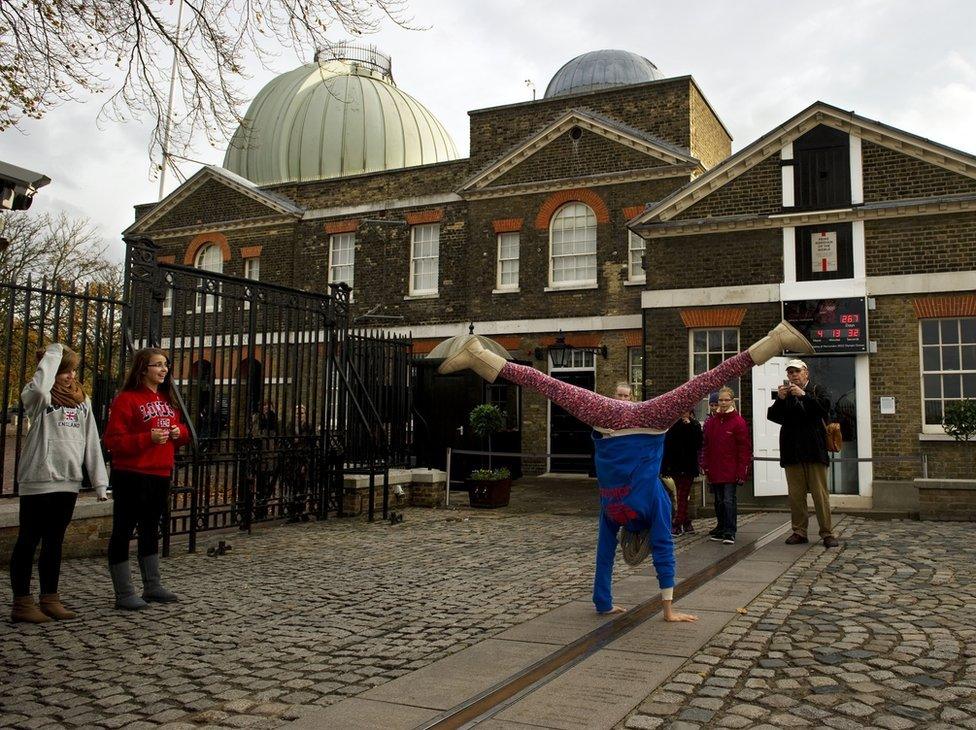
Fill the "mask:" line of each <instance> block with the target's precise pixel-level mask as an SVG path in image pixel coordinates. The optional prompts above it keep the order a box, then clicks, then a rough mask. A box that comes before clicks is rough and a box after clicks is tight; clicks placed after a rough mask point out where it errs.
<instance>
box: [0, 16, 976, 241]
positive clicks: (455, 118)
mask: <svg viewBox="0 0 976 730" xmlns="http://www.w3.org/2000/svg"><path fill="white" fill-rule="evenodd" d="M410 8H411V12H412V14H413V15H414V18H415V23H416V24H418V25H425V26H429V29H427V30H423V31H406V30H402V29H399V28H396V27H394V26H392V25H389V26H387V27H385V28H384V30H383V31H381V32H380V33H377V34H376V35H374V36H370V37H367V38H366V39H365V40H367V41H368V42H372V43H375V44H376V45H377V46H378V48H379V49H380V50H381V51H383V52H385V53H387V54H389V55H391V56H392V57H393V75H394V78H395V79H396V83H397V85H398V86H399V87H400V88H401V89H403V90H404V91H406V92H408V93H409V94H411V95H412V96H414V97H415V98H417V99H418V100H419V101H421V102H422V103H423V104H425V105H426V106H427V107H428V108H429V109H430V110H431V111H432V112H433V113H434V114H435V115H436V116H437V117H438V118H439V119H440V120H441V122H443V124H444V125H445V126H446V127H447V130H448V131H449V132H450V134H451V135H452V136H453V138H454V142H455V144H456V145H457V148H458V152H459V153H460V154H462V155H467V152H468V116H467V112H468V110H470V109H480V108H483V107H488V106H495V105H500V104H510V103H513V102H518V101H524V100H528V99H531V98H532V91H531V89H529V88H527V87H526V85H525V80H526V79H531V80H532V81H533V82H534V83H535V87H536V91H537V94H538V95H539V96H540V97H541V96H542V94H543V93H544V91H545V88H546V84H547V83H548V82H549V79H550V78H551V77H552V75H553V74H554V73H555V72H556V71H557V70H558V69H559V67H560V66H562V64H564V63H565V62H566V61H568V60H570V59H571V58H573V57H575V56H577V55H579V54H581V53H584V52H586V51H592V50H597V49H601V48H619V49H624V50H628V51H633V52H636V53H639V54H641V55H643V56H646V57H647V58H649V59H650V60H651V61H653V62H654V63H655V64H656V65H657V66H658V68H659V69H661V71H662V72H664V74H665V75H667V76H681V75H685V74H691V75H692V76H694V77H695V79H696V81H697V82H698V84H699V86H700V87H701V88H702V90H703V91H704V93H705V95H706V96H707V97H708V99H709V101H710V102H711V103H712V106H713V107H714V108H715V110H716V111H717V112H718V115H719V116H720V117H721V118H722V120H723V122H724V123H725V124H726V126H727V127H728V128H729V130H730V131H731V133H732V135H733V137H734V140H733V143H732V147H733V150H738V149H739V148H741V147H743V146H745V145H746V144H748V143H749V142H751V141H753V140H754V139H756V138H757V137H759V136H760V135H762V134H764V133H765V132H767V131H769V130H771V129H772V128H773V127H775V126H777V125H778V124H780V123H782V122H783V121H785V120H786V119H788V118H789V117H791V116H792V115H793V114H795V113H796V112H798V111H800V110H801V109H803V108H804V107H806V106H808V105H809V104H811V103H812V102H814V101H816V100H821V101H826V102H828V103H831V104H834V105H836V106H839V107H841V108H844V109H849V110H853V111H855V112H857V113H858V114H861V115H864V116H867V117H870V118H872V119H877V120H879V121H882V122H885V123H887V124H891V125H893V126H895V127H899V128H901V129H905V130H907V131H910V132H913V133H916V134H920V135H922V136H925V137H928V138H930V139H933V140H935V141H937V142H941V143H943V144H947V145H950V146H953V147H956V148H959V149H961V150H964V151H966V152H969V153H974V154H976V37H974V34H973V30H974V28H976V2H973V0H929V2H927V3H925V4H923V3H919V2H917V0H912V1H911V2H909V1H908V0H844V1H836V0H822V1H821V2H795V3H792V4H790V3H784V2H780V1H779V0H776V1H774V0H736V1H735V2H731V1H725V0H704V1H703V0H698V2H688V0H684V1H682V2H678V1H675V0H609V1H607V0H604V1H603V2H597V1H594V0H530V1H528V2H527V1H526V0H478V1H472V0H456V1H455V2H445V1H444V0H412V2H411V3H410ZM336 40H342V36H341V35H337V36H336ZM308 56H309V57H310V56H311V49H310V50H309V54H308ZM298 64H299V60H298V58H297V57H284V56H283V57H281V58H280V59H279V61H278V62H277V63H276V68H275V69H274V70H273V71H272V70H264V69H261V68H260V67H258V68H255V69H254V77H253V78H252V79H251V80H250V82H249V83H248V86H247V89H248V91H249V96H253V95H254V94H256V93H257V91H258V90H259V89H260V88H261V87H262V86H263V85H264V84H266V83H267V82H268V81H269V80H271V79H272V78H274V76H275V75H276V74H277V73H281V72H284V71H287V70H290V69H291V68H294V67H295V66H297V65H298ZM99 106H100V102H99V101H98V100H97V99H93V100H92V101H91V102H89V103H84V104H78V103H76V104H70V105H65V106H63V107H61V108H59V109H57V110H56V111H54V112H52V113H50V114H48V115H47V116H46V117H45V118H44V119H43V120H41V121H38V122H32V123H30V124H26V125H24V132H25V133H22V132H21V131H17V130H8V131H6V132H4V133H2V134H0V160H4V161H6V162H10V163H13V164H16V165H19V166H21V167H27V168H29V169H32V170H36V171H38V172H43V173H45V174H46V175H48V176H49V177H50V178H51V179H52V180H53V182H52V183H51V185H49V186H48V187H46V188H44V189H43V190H41V192H40V193H39V194H38V196H37V199H36V200H35V203H34V206H33V207H32V209H31V211H32V212H33V211H35V210H47V211H59V210H65V211H67V212H69V213H70V214H72V215H79V216H86V217H88V218H90V219H91V221H92V223H93V224H94V225H95V226H96V227H97V228H98V229H99V231H100V232H101V233H102V234H103V235H104V236H105V238H106V239H107V240H109V241H110V242H111V244H112V250H113V252H114V254H115V255H116V256H117V257H119V258H121V256H122V244H121V241H120V238H119V235H120V232H121V231H122V229H124V228H125V227H126V226H127V225H128V224H129V223H130V222H131V221H132V206H133V205H135V204H136V203H144V202H152V201H154V200H156V198H157V191H158V182H157V181H154V180H152V179H150V170H149V161H148V158H147V153H146V149H147V142H148V136H149V128H148V127H143V126H140V125H139V124H136V123H128V124H113V125H110V126H107V127H104V128H102V129H98V128H97V127H96V125H95V117H96V115H97V113H98V109H99ZM223 152H224V150H223V149H214V148H210V147H209V146H208V145H207V144H206V142H205V141H204V142H203V146H201V147H200V148H198V149H197V150H196V152H195V157H197V158H198V159H200V160H201V161H203V162H206V163H216V164H220V163H221V162H222V160H223ZM196 169H197V168H196V166H194V165H189V164H184V165H183V172H184V174H185V175H186V176H189V175H191V174H193V172H195V170H196ZM167 182H168V184H167V193H168V192H170V191H172V190H173V188H174V187H175V186H176V185H177V180H176V178H175V177H173V176H172V175H171V176H170V177H169V179H168V181H167Z"/></svg>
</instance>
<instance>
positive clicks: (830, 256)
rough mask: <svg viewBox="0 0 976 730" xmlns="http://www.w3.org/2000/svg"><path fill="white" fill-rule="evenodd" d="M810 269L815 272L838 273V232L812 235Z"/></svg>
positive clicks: (823, 232)
mask: <svg viewBox="0 0 976 730" xmlns="http://www.w3.org/2000/svg"><path fill="white" fill-rule="evenodd" d="M810 268H811V269H812V270H813V271H821V272H824V271H837V231H820V232H819V233H811V234H810Z"/></svg>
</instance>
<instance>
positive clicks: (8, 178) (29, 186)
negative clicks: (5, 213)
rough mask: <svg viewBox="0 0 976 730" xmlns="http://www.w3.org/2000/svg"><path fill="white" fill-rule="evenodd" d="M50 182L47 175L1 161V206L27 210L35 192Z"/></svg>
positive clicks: (7, 208) (6, 208)
mask: <svg viewBox="0 0 976 730" xmlns="http://www.w3.org/2000/svg"><path fill="white" fill-rule="evenodd" d="M49 182H51V178H49V177H48V176H47V175H43V174H41V173H39V172H33V171H32V170H27V169H25V168H23V167H17V166H16V165H11V164H10V163H8V162H3V161H0V208H3V209H5V210H27V209H28V208H30V207H31V203H33V202H34V193H36V192H37V191H38V189H40V188H42V187H44V186H45V185H47V184H48V183H49Z"/></svg>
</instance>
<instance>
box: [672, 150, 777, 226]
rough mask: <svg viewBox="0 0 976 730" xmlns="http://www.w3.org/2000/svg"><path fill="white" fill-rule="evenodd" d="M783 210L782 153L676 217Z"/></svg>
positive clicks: (764, 213) (762, 213)
mask: <svg viewBox="0 0 976 730" xmlns="http://www.w3.org/2000/svg"><path fill="white" fill-rule="evenodd" d="M782 210H783V181H782V172H781V168H780V164H779V156H778V155H773V156H772V157H768V158H767V159H765V160H763V161H762V162H760V163H759V164H758V165H756V166H755V167H753V168H752V169H750V170H747V171H746V172H744V173H742V174H741V175H739V177H737V178H735V179H734V180H732V181H731V182H729V183H726V184H725V185H723V186H722V187H720V188H719V189H718V190H715V191H714V192H712V193H711V194H709V195H707V196H706V197H704V198H702V199H701V200H699V201H698V202H697V203H695V204H694V205H692V206H691V207H690V208H686V209H685V210H683V211H681V212H680V213H679V214H678V215H676V216H675V219H676V220H688V219H693V218H710V217H713V216H723V215H741V214H743V213H749V214H751V215H766V214H769V213H781V212H782Z"/></svg>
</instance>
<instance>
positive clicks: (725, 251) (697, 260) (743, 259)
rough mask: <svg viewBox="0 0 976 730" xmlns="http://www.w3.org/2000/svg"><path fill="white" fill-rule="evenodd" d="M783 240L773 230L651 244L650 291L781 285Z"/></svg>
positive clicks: (656, 241) (652, 242)
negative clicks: (779, 283)
mask: <svg viewBox="0 0 976 730" xmlns="http://www.w3.org/2000/svg"><path fill="white" fill-rule="evenodd" d="M782 235H783V234H782V233H781V231H780V230H779V229H771V230H758V231H734V232H730V233H715V234H711V235H708V234H702V235H697V236H675V237H673V238H652V239H649V240H648V242H647V252H648V253H647V288H648V289H686V288H691V287H714V286H723V285H724V286H742V285H747V284H773V283H778V282H781V281H782V280H783V239H782ZM692 262H693V265H690V264H691V263H692Z"/></svg>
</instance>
